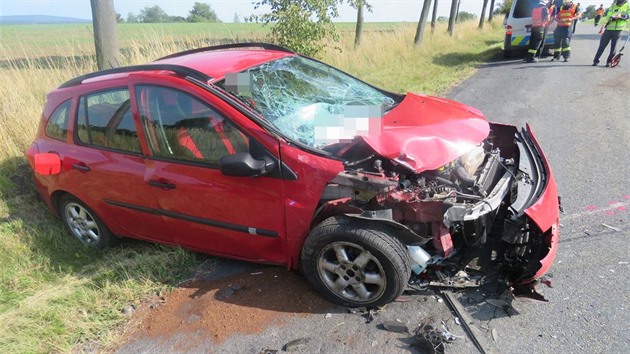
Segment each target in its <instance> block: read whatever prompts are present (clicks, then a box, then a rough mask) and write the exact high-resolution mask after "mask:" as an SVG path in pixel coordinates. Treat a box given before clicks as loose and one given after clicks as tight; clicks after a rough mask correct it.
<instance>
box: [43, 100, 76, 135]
mask: <svg viewBox="0 0 630 354" xmlns="http://www.w3.org/2000/svg"><path fill="white" fill-rule="evenodd" d="M71 102H72V100H67V101H65V102H64V103H62V104H60V105H59V107H57V109H55V111H54V112H53V114H52V115H51V116H50V119H48V123H46V135H48V136H49V137H51V138H53V139H57V140H63V141H65V140H66V138H67V137H68V117H69V116H70V103H71Z"/></svg>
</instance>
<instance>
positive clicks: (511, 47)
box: [503, 0, 562, 58]
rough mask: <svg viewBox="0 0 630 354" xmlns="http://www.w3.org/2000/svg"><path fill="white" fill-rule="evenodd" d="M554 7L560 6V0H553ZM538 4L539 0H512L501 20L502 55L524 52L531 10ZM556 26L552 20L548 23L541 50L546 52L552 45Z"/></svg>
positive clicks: (530, 29) (528, 35)
mask: <svg viewBox="0 0 630 354" xmlns="http://www.w3.org/2000/svg"><path fill="white" fill-rule="evenodd" d="M554 2H555V3H556V8H559V7H560V6H562V0H554ZM538 4H540V0H514V2H512V7H511V8H510V12H508V14H507V16H506V17H505V21H504V22H503V26H504V27H505V42H504V44H503V56H504V57H505V58H511V57H513V56H515V55H516V54H517V53H520V54H525V52H527V47H528V46H529V38H530V36H531V31H532V10H533V9H534V7H536V6H538ZM555 28H556V22H555V21H554V22H553V23H551V25H549V28H548V30H547V35H546V37H545V47H544V50H543V52H544V53H548V52H549V49H550V48H552V47H553V30H554V29H555Z"/></svg>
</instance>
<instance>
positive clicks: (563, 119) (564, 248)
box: [448, 24, 630, 353]
mask: <svg viewBox="0 0 630 354" xmlns="http://www.w3.org/2000/svg"><path fill="white" fill-rule="evenodd" d="M624 39H625V37H624ZM598 43H599V35H597V33H596V29H595V28H593V27H592V26H589V25H586V24H579V25H578V27H577V31H576V33H575V35H574V37H573V41H572V43H571V49H572V54H571V58H570V60H569V62H567V63H565V62H551V61H549V58H547V59H543V60H541V62H539V63H536V64H525V63H523V62H521V61H518V60H511V61H494V62H490V63H488V64H487V65H484V66H483V67H482V68H481V69H480V70H479V72H478V73H477V75H475V77H473V78H472V79H470V80H467V81H466V82H464V83H462V84H461V85H459V86H458V87H457V88H455V89H454V90H453V91H452V92H451V93H450V94H449V95H448V96H449V97H450V98H452V99H455V100H458V101H461V102H464V103H467V104H470V105H472V106H474V107H477V108H479V109H481V110H482V111H483V112H484V113H485V114H486V116H487V118H488V119H489V120H491V121H497V122H504V123H510V124H515V125H524V124H525V123H529V124H531V125H532V127H533V129H534V132H535V133H536V135H537V137H538V139H539V141H540V142H541V145H542V147H543V150H544V151H545V152H546V154H547V155H548V158H549V160H550V162H551V166H552V168H553V171H554V173H555V176H556V180H557V182H558V188H559V192H560V195H561V196H562V205H563V207H564V214H563V215H561V224H562V227H561V235H560V247H559V251H558V255H557V258H556V261H555V264H554V266H553V267H552V269H551V272H552V274H553V275H554V278H553V284H554V288H553V289H546V290H545V294H546V296H547V298H548V300H549V303H545V304H542V303H525V304H519V306H520V310H521V314H520V315H518V316H513V317H511V318H509V317H501V318H495V319H493V320H492V321H491V322H492V326H493V327H494V328H496V329H497V332H498V333H499V335H498V339H497V347H498V348H499V349H500V351H501V352H505V353H522V352H531V353H629V352H630V330H629V329H630V222H629V221H630V212H629V210H630V109H629V104H630V72H629V68H630V56H628V55H626V56H624V57H623V58H622V62H621V65H620V66H618V67H616V68H605V67H604V66H603V65H600V66H598V67H593V66H591V64H592V61H593V56H594V53H595V51H596V49H597V46H598ZM626 49H628V48H626ZM606 54H607V52H606ZM605 58H606V56H605V55H604V56H603V57H602V58H601V59H600V61H601V62H605ZM604 224H605V225H608V226H611V227H607V226H605V225H604ZM613 228H615V229H617V230H619V231H617V230H615V229H613ZM468 309H469V310H470V311H471V312H472V313H473V317H474V318H478V319H481V318H489V317H491V315H490V314H488V313H487V311H478V312H477V309H476V308H475V307H469V308H468Z"/></svg>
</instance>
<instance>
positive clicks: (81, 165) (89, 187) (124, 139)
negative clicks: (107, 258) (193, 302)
mask: <svg viewBox="0 0 630 354" xmlns="http://www.w3.org/2000/svg"><path fill="white" fill-rule="evenodd" d="M78 101H79V102H78V107H77V109H76V120H75V125H74V128H73V140H74V143H75V144H74V146H73V147H72V149H70V150H68V151H65V152H64V154H63V156H62V158H63V163H62V164H63V165H64V166H68V167H67V168H68V170H69V171H68V172H67V173H65V174H64V177H63V178H64V181H63V183H62V185H63V188H64V189H66V190H67V191H69V192H70V193H71V194H73V195H75V196H76V197H77V198H79V199H80V200H82V201H83V202H85V203H86V204H87V205H88V206H89V207H90V208H92V209H93V210H94V211H95V212H96V213H97V214H98V216H99V217H100V218H101V219H102V220H103V221H104V222H105V224H106V225H107V226H108V228H109V229H110V230H111V231H112V232H113V233H114V234H117V235H122V236H130V237H135V238H142V239H147V240H154V241H160V242H171V241H172V239H171V236H170V234H169V233H168V232H167V231H166V229H165V227H164V223H163V219H162V217H161V216H160V215H158V214H156V213H154V212H152V210H156V209H157V207H158V204H157V200H156V199H155V197H154V196H153V194H152V193H151V192H152V187H150V186H149V185H147V184H146V183H145V178H144V177H145V176H144V174H145V171H146V169H145V163H144V159H143V157H142V151H141V145H140V139H139V136H138V129H137V126H136V121H135V120H134V118H133V112H132V109H131V102H130V95H129V90H128V88H127V87H126V86H125V87H119V88H113V89H108V90H102V91H98V92H92V93H89V94H85V95H82V96H79V97H78Z"/></svg>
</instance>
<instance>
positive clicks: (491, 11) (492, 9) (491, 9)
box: [488, 0, 494, 22]
mask: <svg viewBox="0 0 630 354" xmlns="http://www.w3.org/2000/svg"><path fill="white" fill-rule="evenodd" d="M493 12H494V0H490V12H489V13H488V22H492V16H493Z"/></svg>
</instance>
